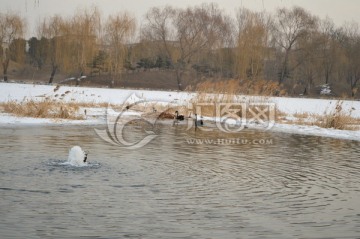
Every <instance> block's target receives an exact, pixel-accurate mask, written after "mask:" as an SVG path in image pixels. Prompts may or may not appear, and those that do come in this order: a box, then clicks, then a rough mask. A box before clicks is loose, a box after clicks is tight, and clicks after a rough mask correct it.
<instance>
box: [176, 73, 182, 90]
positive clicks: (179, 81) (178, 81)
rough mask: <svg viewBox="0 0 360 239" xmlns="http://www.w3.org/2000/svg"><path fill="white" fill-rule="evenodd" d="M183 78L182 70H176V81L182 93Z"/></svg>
mask: <svg viewBox="0 0 360 239" xmlns="http://www.w3.org/2000/svg"><path fill="white" fill-rule="evenodd" d="M181 77H182V73H181V70H180V69H176V81H177V85H178V89H179V91H182V86H181Z"/></svg>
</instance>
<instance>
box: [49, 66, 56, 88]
mask: <svg viewBox="0 0 360 239" xmlns="http://www.w3.org/2000/svg"><path fill="white" fill-rule="evenodd" d="M56 70H57V66H54V65H53V67H52V71H51V76H50V80H49V84H52V83H53V80H54V76H55V73H56Z"/></svg>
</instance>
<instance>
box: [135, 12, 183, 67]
mask: <svg viewBox="0 0 360 239" xmlns="http://www.w3.org/2000/svg"><path fill="white" fill-rule="evenodd" d="M175 14H176V10H175V9H174V8H172V7H170V6H166V7H164V8H158V7H154V8H151V9H150V10H149V11H148V12H147V14H146V15H145V23H144V25H143V27H142V29H141V38H142V39H141V40H142V41H147V42H148V44H150V45H152V46H155V47H156V48H157V50H158V54H161V55H165V56H166V57H167V58H168V59H169V60H170V61H171V65H173V64H174V61H176V59H175V58H176V56H175V54H174V53H175V52H174V47H173V44H172V43H173V42H174V41H175V34H174V30H175V28H174V25H173V23H174V22H173V20H174V17H175Z"/></svg>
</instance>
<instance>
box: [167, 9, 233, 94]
mask: <svg viewBox="0 0 360 239" xmlns="http://www.w3.org/2000/svg"><path fill="white" fill-rule="evenodd" d="M224 19H225V17H224V15H223V12H222V11H221V10H220V9H219V8H218V7H217V5H215V4H202V5H201V6H199V7H195V8H187V9H185V10H179V11H178V13H177V14H176V16H175V20H174V25H175V28H176V39H177V41H178V44H179V56H178V59H177V62H176V78H177V83H178V87H179V90H182V75H183V74H184V72H185V71H187V70H189V67H190V66H191V64H192V60H193V58H194V57H195V56H196V55H198V54H201V53H203V52H204V51H212V50H215V49H219V47H221V46H222V45H223V42H224V41H223V40H224V39H226V37H224V36H226V35H228V34H229V32H230V26H229V25H227V23H228V21H225V20H224Z"/></svg>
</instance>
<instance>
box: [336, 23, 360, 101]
mask: <svg viewBox="0 0 360 239" xmlns="http://www.w3.org/2000/svg"><path fill="white" fill-rule="evenodd" d="M340 34H342V37H341V45H342V47H343V49H344V51H345V64H343V69H344V71H345V72H346V73H345V76H346V80H347V83H348V84H349V85H350V90H351V96H352V97H354V96H355V95H356V93H357V92H358V86H357V85H358V83H359V82H360V28H359V24H358V23H351V24H347V25H345V26H344V27H342V29H341V33H340Z"/></svg>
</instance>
